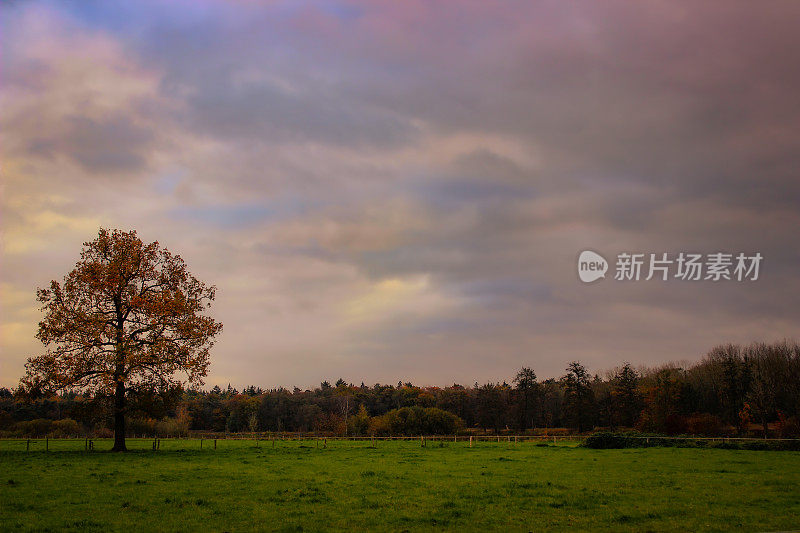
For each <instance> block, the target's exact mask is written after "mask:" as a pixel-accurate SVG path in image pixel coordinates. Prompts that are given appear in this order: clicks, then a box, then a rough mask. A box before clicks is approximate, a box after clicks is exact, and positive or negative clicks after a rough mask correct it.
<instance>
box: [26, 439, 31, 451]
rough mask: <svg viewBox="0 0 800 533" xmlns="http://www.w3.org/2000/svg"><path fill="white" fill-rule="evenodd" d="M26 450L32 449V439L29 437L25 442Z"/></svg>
mask: <svg viewBox="0 0 800 533" xmlns="http://www.w3.org/2000/svg"><path fill="white" fill-rule="evenodd" d="M25 451H26V452H29V451H31V439H28V440H27V442H26V443H25Z"/></svg>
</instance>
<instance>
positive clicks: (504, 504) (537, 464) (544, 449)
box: [0, 440, 800, 531]
mask: <svg viewBox="0 0 800 533" xmlns="http://www.w3.org/2000/svg"><path fill="white" fill-rule="evenodd" d="M128 444H129V447H130V448H132V451H130V452H128V453H125V454H119V453H110V452H105V451H101V450H104V449H108V448H110V447H111V443H110V442H109V441H106V442H102V441H96V451H94V452H86V451H84V441H82V440H76V441H51V442H50V446H49V447H50V451H48V452H45V451H44V443H43V441H39V442H36V443H35V445H33V446H32V447H31V451H29V452H26V451H25V441H0V529H2V530H5V531H12V530H13V531H64V530H76V531H77V530H79V531H123V530H127V531H131V530H136V531H326V530H342V529H348V530H359V531H363V530H370V531H431V530H433V531H435V530H462V531H463V530H468V531H472V530H497V529H506V530H512V531H542V530H554V531H559V530H562V531H565V530H570V531H575V530H592V531H604V530H605V531H676V530H678V531H731V530H744V531H777V530H790V529H798V528H800V452H788V451H783V452H775V451H745V450H725V449H695V448H646V449H623V450H592V449H586V448H582V447H579V446H577V445H576V444H575V443H559V444H553V443H549V444H543V443H539V444H537V443H533V442H524V443H523V442H520V443H518V444H515V443H513V442H506V441H503V442H500V443H497V442H480V443H475V444H474V445H473V446H472V447H469V444H468V443H466V442H463V441H459V442H458V443H454V442H452V441H442V442H436V441H433V442H428V443H427V446H426V447H424V448H423V447H421V446H420V442H419V441H380V442H377V443H376V446H375V448H372V447H371V444H370V442H369V441H359V442H356V441H328V442H327V446H326V447H323V446H322V444H319V447H317V446H318V443H317V442H315V441H279V442H277V443H275V445H274V447H273V445H272V443H270V442H268V441H267V442H264V441H262V442H260V443H258V446H257V445H256V443H255V442H254V441H233V440H221V441H219V442H218V446H217V449H216V450H214V449H213V442H212V441H205V442H204V447H203V449H202V450H201V449H200V443H199V441H197V440H163V441H161V446H160V450H158V451H153V450H152V440H130V441H129V443H128Z"/></svg>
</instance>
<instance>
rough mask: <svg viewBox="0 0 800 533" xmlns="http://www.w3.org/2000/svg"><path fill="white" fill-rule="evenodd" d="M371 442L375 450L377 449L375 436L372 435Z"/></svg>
mask: <svg viewBox="0 0 800 533" xmlns="http://www.w3.org/2000/svg"><path fill="white" fill-rule="evenodd" d="M370 440H371V441H372V447H373V448H374V447H375V435H372V436H371V437H370Z"/></svg>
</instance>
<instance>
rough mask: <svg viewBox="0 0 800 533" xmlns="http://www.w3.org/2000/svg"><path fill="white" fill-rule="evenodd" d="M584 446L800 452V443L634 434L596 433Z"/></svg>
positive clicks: (585, 441) (793, 441)
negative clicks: (673, 437) (714, 439)
mask: <svg viewBox="0 0 800 533" xmlns="http://www.w3.org/2000/svg"><path fill="white" fill-rule="evenodd" d="M582 446H584V447H586V448H594V449H597V450H607V449H619V448H649V447H655V446H658V447H675V448H706V447H707V448H715V449H720V450H774V451H779V450H788V451H800V441H797V440H785V441H765V440H720V441H708V440H698V439H693V438H691V437H687V438H678V439H669V438H665V437H661V436H658V435H654V436H650V435H642V434H632V433H608V432H602V433H595V434H594V435H589V436H588V437H586V439H585V440H584V441H583V444H582Z"/></svg>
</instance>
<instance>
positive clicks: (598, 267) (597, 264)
mask: <svg viewBox="0 0 800 533" xmlns="http://www.w3.org/2000/svg"><path fill="white" fill-rule="evenodd" d="M607 271H608V261H606V259H605V258H604V257H603V256H602V255H600V254H598V253H595V252H592V251H591V250H585V251H583V252H581V255H580V256H579V257H578V277H579V278H581V281H582V282H584V283H591V282H593V281H596V280H598V279H600V278H605V277H606V272H607Z"/></svg>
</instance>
